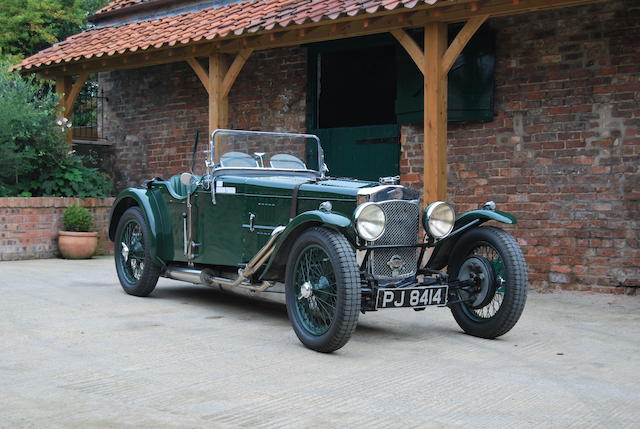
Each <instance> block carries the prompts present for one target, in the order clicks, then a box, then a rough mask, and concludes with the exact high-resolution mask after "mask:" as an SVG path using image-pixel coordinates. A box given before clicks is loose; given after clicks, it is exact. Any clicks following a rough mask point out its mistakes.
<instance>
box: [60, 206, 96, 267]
mask: <svg viewBox="0 0 640 429" xmlns="http://www.w3.org/2000/svg"><path fill="white" fill-rule="evenodd" d="M63 223H64V231H58V248H59V249H60V253H62V257H64V258H67V259H88V258H90V257H92V256H93V254H94V253H95V252H96V248H97V247H98V233H97V232H95V231H89V230H90V229H91V227H92V226H93V217H92V216H91V212H89V210H87V209H86V208H84V207H79V206H70V207H68V208H67V209H66V210H65V211H64V216H63Z"/></svg>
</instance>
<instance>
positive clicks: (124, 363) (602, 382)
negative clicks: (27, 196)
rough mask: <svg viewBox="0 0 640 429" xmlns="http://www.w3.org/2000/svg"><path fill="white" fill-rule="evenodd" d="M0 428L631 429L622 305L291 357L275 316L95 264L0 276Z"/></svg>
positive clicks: (572, 300) (22, 268)
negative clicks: (128, 282) (147, 288)
mask: <svg viewBox="0 0 640 429" xmlns="http://www.w3.org/2000/svg"><path fill="white" fill-rule="evenodd" d="M0 315H1V316H0V386H1V389H2V390H1V394H0V426H1V427H8V428H16V427H33V428H41V427H48V428H51V427H78V428H105V427H149V428H162V427H169V428H172V427H175V428H186V427H248V428H254V427H296V428H299V427H366V428H377V427H450V426H470V427H490V428H496V427H539V426H545V427H570V426H571V427H581V428H582V427H589V426H594V427H625V426H626V427H633V426H635V427H637V425H638V421H640V407H639V406H638V399H639V398H640V364H639V363H638V359H639V356H640V329H639V327H640V299H639V298H638V297H624V296H622V297H620V296H610V295H586V294H569V293H558V294H546V295H541V294H536V293H532V294H530V296H529V301H528V303H527V308H526V309H525V313H524V315H523V318H522V319H521V320H520V323H519V324H518V325H517V326H516V327H515V328H514V330H513V331H511V332H510V333H509V334H507V335H505V336H504V337H502V339H499V340H494V341H489V340H482V339H478V338H474V337H470V336H467V335H464V334H462V333H461V332H460V330H459V329H458V327H457V325H456V324H455V322H454V320H453V317H451V314H450V313H449V311H448V310H446V309H436V308H434V309H429V310H427V311H423V312H413V311H403V310H388V311H386V312H378V313H368V314H366V315H364V316H361V318H360V323H359V325H358V329H357V331H356V333H355V334H354V336H353V337H352V339H351V341H350V342H349V343H348V344H347V346H346V347H344V348H343V349H341V350H339V351H338V352H336V353H334V354H331V355H325V354H319V353H315V352H312V351H309V350H307V349H306V348H304V347H303V346H302V345H301V344H300V343H299V342H298V340H297V338H296V337H295V335H294V333H293V331H292V330H291V328H290V326H289V322H288V320H287V314H286V310H285V309H284V307H282V306H278V305H275V304H266V303H259V302H256V301H251V300H244V299H242V298H236V297H233V296H226V295H223V294H221V293H219V292H216V291H214V290H211V289H207V288H205V287H196V286H190V285H185V284H182V283H178V282H174V281H171V280H161V281H160V284H159V287H158V288H157V289H156V291H155V293H154V294H153V295H152V297H149V298H135V297H131V296H128V295H126V294H125V293H124V292H122V290H121V289H120V287H119V285H118V282H117V278H116V275H115V271H114V268H113V263H112V260H111V258H98V259H93V260H89V261H65V260H56V259H51V260H35V261H21V262H2V263H0Z"/></svg>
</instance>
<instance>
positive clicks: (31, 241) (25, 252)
mask: <svg viewBox="0 0 640 429" xmlns="http://www.w3.org/2000/svg"><path fill="white" fill-rule="evenodd" d="M113 201H114V199H113V198H55V197H46V198H36V197H33V198H0V261H14V260H18V259H35V258H53V257H56V256H58V245H57V242H58V231H59V230H61V229H62V225H63V224H62V215H63V213H64V210H65V209H66V208H67V207H69V206H71V205H77V206H83V207H86V208H87V209H89V211H90V212H91V214H92V215H93V222H94V228H93V230H94V231H98V232H99V234H98V251H97V253H98V254H108V253H111V252H112V251H113V243H111V242H110V241H109V237H108V235H107V234H108V228H109V211H110V209H111V205H112V204H113Z"/></svg>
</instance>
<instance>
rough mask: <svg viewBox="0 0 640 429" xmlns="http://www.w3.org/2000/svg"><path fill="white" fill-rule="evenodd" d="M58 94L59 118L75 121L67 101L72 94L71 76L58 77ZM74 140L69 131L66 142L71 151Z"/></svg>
mask: <svg viewBox="0 0 640 429" xmlns="http://www.w3.org/2000/svg"><path fill="white" fill-rule="evenodd" d="M56 93H57V94H58V95H59V96H60V99H59V100H58V114H57V117H58V119H59V120H62V119H64V118H67V119H68V120H71V119H73V118H72V115H71V113H70V112H69V110H67V108H66V106H67V100H68V99H69V94H71V76H58V77H57V78H56ZM72 139H73V134H72V131H71V130H70V129H69V130H67V134H66V140H67V143H68V144H69V149H71V143H72Z"/></svg>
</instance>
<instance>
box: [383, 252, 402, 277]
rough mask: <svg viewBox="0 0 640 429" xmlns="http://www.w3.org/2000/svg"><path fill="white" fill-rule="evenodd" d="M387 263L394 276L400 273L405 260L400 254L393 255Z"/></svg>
mask: <svg viewBox="0 0 640 429" xmlns="http://www.w3.org/2000/svg"><path fill="white" fill-rule="evenodd" d="M387 265H388V266H389V268H391V272H392V275H393V276H394V277H395V276H399V275H400V271H401V270H402V268H404V266H405V265H406V262H404V259H402V257H401V256H400V255H393V256H392V257H391V259H389V262H387Z"/></svg>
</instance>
